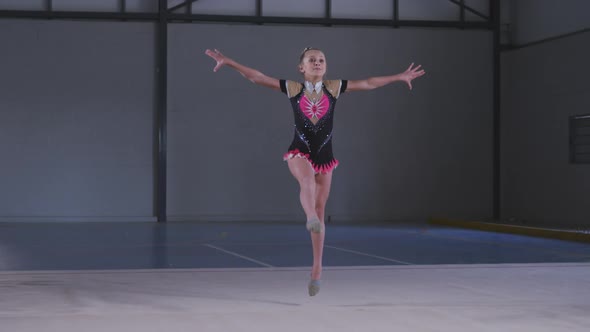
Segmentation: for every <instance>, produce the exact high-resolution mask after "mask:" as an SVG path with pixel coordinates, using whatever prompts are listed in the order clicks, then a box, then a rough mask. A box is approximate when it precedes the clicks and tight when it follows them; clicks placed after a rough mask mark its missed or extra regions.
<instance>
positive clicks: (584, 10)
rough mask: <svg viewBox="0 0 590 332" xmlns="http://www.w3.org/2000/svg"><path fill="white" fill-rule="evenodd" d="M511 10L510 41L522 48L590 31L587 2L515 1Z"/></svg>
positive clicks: (504, 4)
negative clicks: (522, 46) (549, 39)
mask: <svg viewBox="0 0 590 332" xmlns="http://www.w3.org/2000/svg"><path fill="white" fill-rule="evenodd" d="M502 5H503V6H507V7H511V12H512V18H511V25H510V26H511V39H512V43H513V44H514V45H521V44H526V43H531V42H535V41H539V40H542V39H546V38H551V37H555V36H559V35H563V34H567V33H572V32H575V31H579V30H583V29H589V28H590V1H588V0H566V1H555V0H518V1H510V2H506V1H505V2H503V3H502Z"/></svg>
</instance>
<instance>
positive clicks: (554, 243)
mask: <svg viewBox="0 0 590 332" xmlns="http://www.w3.org/2000/svg"><path fill="white" fill-rule="evenodd" d="M310 264H311V244H310V239H309V234H308V233H307V232H306V231H305V227H304V226H303V225H302V224H292V223H252V222H251V223H223V222H222V223H168V224H156V223H83V224H80V223H18V224H16V223H3V224H0V331H1V332H5V331H6V332H8V331H18V332H21V331H23V332H28V331H61V332H70V331H198V332H204V331H536V332H539V331H551V332H555V331H589V330H590V315H589V313H590V244H587V243H579V242H566V241H561V240H553V239H543V238H534V237H528V236H522V235H511V234H501V233H493V232H483V231H476V230H465V229H459V228H450V227H442V226H435V225H429V224H407V225H404V224H371V225H363V226H355V225H351V224H345V225H334V224H329V225H328V227H327V235H326V248H325V251H324V266H325V268H324V273H323V277H322V279H323V281H322V289H321V292H320V293H319V294H318V295H317V296H315V297H309V296H308V295H307V281H308V277H309V265H310Z"/></svg>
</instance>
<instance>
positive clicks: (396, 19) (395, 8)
mask: <svg viewBox="0 0 590 332" xmlns="http://www.w3.org/2000/svg"><path fill="white" fill-rule="evenodd" d="M393 27H394V28H399V0H393Z"/></svg>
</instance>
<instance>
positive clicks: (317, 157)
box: [280, 80, 348, 174]
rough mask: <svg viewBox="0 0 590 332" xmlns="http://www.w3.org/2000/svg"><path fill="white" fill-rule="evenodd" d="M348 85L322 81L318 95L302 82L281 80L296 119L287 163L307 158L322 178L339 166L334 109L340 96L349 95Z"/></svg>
mask: <svg viewBox="0 0 590 332" xmlns="http://www.w3.org/2000/svg"><path fill="white" fill-rule="evenodd" d="M347 83H348V81H346V80H330V81H323V82H322V83H321V87H320V85H318V86H317V90H316V93H309V92H306V88H305V86H304V85H303V84H301V83H299V82H294V81H287V80H280V86H281V91H282V92H283V93H285V94H287V97H289V100H290V101H291V106H292V108H293V114H294V117H295V135H294V137H293V142H292V143H291V145H290V146H289V149H288V151H287V153H286V154H285V155H284V157H283V159H284V160H288V159H291V158H294V157H300V158H305V159H307V160H308V161H309V162H310V163H311V166H312V167H313V169H314V170H315V172H316V173H322V174H325V173H328V172H330V171H331V170H333V169H334V168H336V166H338V160H336V159H334V156H333V154H332V128H333V121H334V107H335V106H336V100H337V99H338V97H339V96H340V94H341V93H343V92H344V91H346V86H347ZM310 88H311V89H313V88H314V87H310ZM314 97H315V98H314Z"/></svg>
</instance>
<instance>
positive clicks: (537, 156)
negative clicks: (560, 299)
mask: <svg viewBox="0 0 590 332" xmlns="http://www.w3.org/2000/svg"><path fill="white" fill-rule="evenodd" d="M588 59H590V33H584V34H579V35H575V36H571V37H568V38H563V39H559V40H555V41H551V42H547V43H543V44H539V45H535V46H531V47H527V48H523V49H519V50H515V51H510V52H505V53H504V54H503V55H502V66H503V68H504V72H503V77H504V79H503V83H502V85H503V91H502V100H503V105H502V151H503V154H502V178H503V182H502V188H503V191H502V203H503V209H502V215H503V217H505V218H510V217H514V218H518V219H525V220H528V221H530V222H535V223H542V224H551V225H573V224H584V225H589V224H590V209H589V206H590V204H589V202H590V201H589V198H588V197H589V195H588V194H589V190H590V167H589V165H572V164H569V149H568V139H569V133H568V118H569V116H570V115H577V114H588V113H590V93H589V91H590V85H589V83H588V73H590V64H589V63H588Z"/></svg>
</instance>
